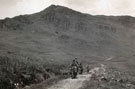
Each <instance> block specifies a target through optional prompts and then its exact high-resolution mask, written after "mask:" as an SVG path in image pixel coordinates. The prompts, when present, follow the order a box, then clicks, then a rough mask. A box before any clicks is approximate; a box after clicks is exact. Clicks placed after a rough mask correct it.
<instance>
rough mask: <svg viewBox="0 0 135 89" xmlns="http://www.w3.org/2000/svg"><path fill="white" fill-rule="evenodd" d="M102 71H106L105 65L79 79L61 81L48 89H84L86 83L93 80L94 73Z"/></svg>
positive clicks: (80, 76) (79, 76)
mask: <svg viewBox="0 0 135 89" xmlns="http://www.w3.org/2000/svg"><path fill="white" fill-rule="evenodd" d="M102 69H103V70H104V68H103V65H101V67H95V68H93V69H92V70H90V73H89V74H83V75H78V77H77V79H71V78H69V79H65V80H62V81H59V82H58V83H56V84H55V85H53V86H51V87H49V88H48V89H79V88H81V87H82V85H83V82H84V81H86V80H89V79H90V78H91V76H92V74H93V73H97V72H99V71H100V70H102Z"/></svg>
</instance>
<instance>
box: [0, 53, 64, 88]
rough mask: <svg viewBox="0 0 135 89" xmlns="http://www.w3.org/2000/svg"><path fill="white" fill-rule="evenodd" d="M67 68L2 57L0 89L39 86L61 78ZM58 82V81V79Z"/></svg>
mask: <svg viewBox="0 0 135 89" xmlns="http://www.w3.org/2000/svg"><path fill="white" fill-rule="evenodd" d="M64 67H65V66H62V65H56V64H47V62H44V61H41V60H37V59H32V58H28V57H23V56H8V57H7V56H4V55H2V56H0V89H14V88H15V86H14V84H15V83H19V84H20V85H21V86H20V87H25V86H27V85H31V84H37V83H40V82H42V81H44V80H48V79H50V78H52V77H53V76H60V75H61V74H62V73H61V71H60V70H61V69H64ZM56 80H58V79H56Z"/></svg>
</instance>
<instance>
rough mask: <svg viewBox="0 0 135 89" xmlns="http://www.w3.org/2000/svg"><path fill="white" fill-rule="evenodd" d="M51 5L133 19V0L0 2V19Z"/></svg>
mask: <svg viewBox="0 0 135 89" xmlns="http://www.w3.org/2000/svg"><path fill="white" fill-rule="evenodd" d="M51 4H56V5H61V6H66V7H69V8H71V9H74V10H77V11H80V12H83V13H88V14H92V15H131V16H134V17H135V0H0V19H4V18H6V17H14V16H17V15H24V14H33V13H36V12H40V11H42V10H44V9H45V8H47V7H48V6H50V5H51Z"/></svg>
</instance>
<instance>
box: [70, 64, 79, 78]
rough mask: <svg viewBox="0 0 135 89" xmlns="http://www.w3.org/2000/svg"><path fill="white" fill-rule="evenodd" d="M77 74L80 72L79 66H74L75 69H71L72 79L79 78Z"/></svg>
mask: <svg viewBox="0 0 135 89" xmlns="http://www.w3.org/2000/svg"><path fill="white" fill-rule="evenodd" d="M77 72H78V68H77V66H73V67H72V68H71V78H72V79H75V78H77Z"/></svg>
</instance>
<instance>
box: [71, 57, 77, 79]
mask: <svg viewBox="0 0 135 89" xmlns="http://www.w3.org/2000/svg"><path fill="white" fill-rule="evenodd" d="M78 66H79V65H78V61H77V58H75V59H74V60H73V62H72V64H71V70H70V74H71V77H72V78H76V77H77V73H78Z"/></svg>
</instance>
